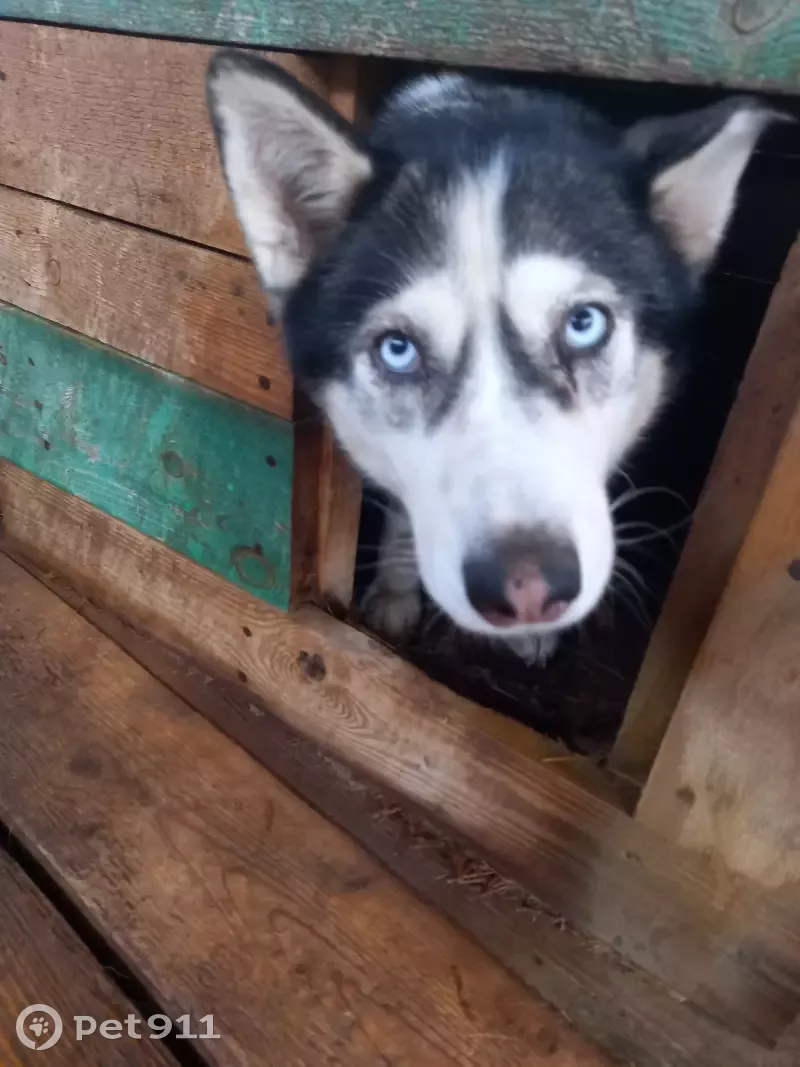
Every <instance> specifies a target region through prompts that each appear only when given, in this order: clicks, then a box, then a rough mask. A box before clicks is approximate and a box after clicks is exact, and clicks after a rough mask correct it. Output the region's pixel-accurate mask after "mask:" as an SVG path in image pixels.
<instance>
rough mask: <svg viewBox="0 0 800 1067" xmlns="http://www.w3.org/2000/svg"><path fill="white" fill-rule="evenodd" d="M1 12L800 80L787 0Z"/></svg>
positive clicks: (9, 2)
mask: <svg viewBox="0 0 800 1067" xmlns="http://www.w3.org/2000/svg"><path fill="white" fill-rule="evenodd" d="M0 16H5V17H11V18H23V19H30V20H33V21H39V22H44V21H54V22H61V23H64V22H66V23H71V24H76V25H84V26H97V27H102V28H104V29H114V30H122V31H129V32H133V31H135V32H139V33H149V34H158V35H163V36H176V37H197V38H199V39H202V40H218V41H219V40H221V41H234V42H240V43H242V44H257V45H264V46H265V47H270V48H288V49H291V50H309V51H333V52H355V53H359V54H367V55H381V56H404V57H407V58H411V59H425V60H434V61H436V62H448V63H461V64H470V63H472V64H478V65H480V66H503V67H519V68H523V69H527V70H561V71H569V72H571V73H576V74H578V73H580V74H601V75H605V76H608V77H617V78H638V79H657V80H660V81H679V82H685V81H692V82H699V83H705V84H723V85H735V86H753V87H759V88H767V87H772V88H776V89H785V90H787V91H791V90H792V89H796V88H797V87H798V85H800V67H799V66H798V63H797V56H798V54H800V11H798V9H797V6H796V5H795V4H793V3H790V2H788V0H726V2H725V3H723V4H712V3H708V0H671V2H670V3H669V4H663V3H662V2H661V0H612V2H610V3H603V4H591V5H587V4H586V3H584V2H583V0H555V2H554V0H502V3H501V4H499V5H497V4H492V5H487V4H486V3H485V2H484V0H418V2H417V3H415V4H413V5H410V4H409V3H408V2H407V0H338V2H337V3H336V5H335V6H334V7H332V8H331V9H330V10H329V11H328V13H327V14H326V17H325V18H324V19H321V18H320V17H319V4H318V2H317V0H291V3H289V2H286V0H284V2H282V3H281V2H272V3H269V4H262V3H253V2H252V0H227V2H226V3H220V2H219V0H175V2H174V3H172V4H169V5H167V4H162V3H159V2H158V0H137V2H135V3H133V2H130V0H126V2H124V3H123V2H120V0H0Z"/></svg>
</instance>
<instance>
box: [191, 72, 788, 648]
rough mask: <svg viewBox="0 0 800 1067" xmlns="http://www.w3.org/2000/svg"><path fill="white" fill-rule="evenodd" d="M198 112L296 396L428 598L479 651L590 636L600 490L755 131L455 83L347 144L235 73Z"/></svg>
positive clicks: (635, 430) (276, 79) (757, 119)
mask: <svg viewBox="0 0 800 1067" xmlns="http://www.w3.org/2000/svg"><path fill="white" fill-rule="evenodd" d="M209 99H210V105H211V110H212V113H213V116H214V120H215V125H216V129H217V133H218V137H219V144H220V150H221V154H222V158H223V162H224V168H225V173H226V176H227V180H228V184H229V187H230V190H231V194H232V197H233V202H234V204H235V207H236V210H237V212H238V215H239V218H240V220H241V223H242V226H243V229H244V232H245V235H246V237H247V240H248V243H249V246H250V249H251V252H252V255H253V259H254V261H255V264H256V267H257V269H258V271H259V274H260V276H261V279H262V282H263V284H264V287H265V289H266V291H267V293H268V295H269V298H270V301H271V303H272V305H273V307H278V306H280V307H282V310H283V320H284V326H285V336H286V340H287V346H288V351H289V355H290V358H291V360H292V363H293V367H294V370H295V373H296V375H297V377H298V379H299V380H300V381H301V383H303V384H304V385H305V387H306V388H307V389H308V390H309V392H310V393H311V395H312V396H313V397H314V398H315V399H316V400H317V402H318V403H319V405H320V406H321V407H322V408H323V410H324V411H325V412H326V414H327V416H328V418H329V420H330V422H331V423H332V425H333V427H334V430H335V432H336V434H337V435H338V437H339V440H340V441H341V442H342V444H343V445H344V447H345V448H346V449H347V451H348V452H349V453H350V455H351V457H352V458H353V460H354V461H355V463H356V464H357V465H358V466H359V467H360V468H361V470H362V471H363V472H364V474H365V475H366V476H367V477H368V478H370V479H372V480H373V481H374V482H376V483H377V484H378V485H380V486H382V487H383V488H384V489H386V490H388V491H389V492H390V493H391V494H393V495H394V496H395V497H396V498H398V499H399V501H400V502H401V503H402V504H403V505H404V507H405V508H406V510H407V512H408V514H409V516H410V519H411V523H412V527H413V531H414V540H415V546H416V552H417V556H418V563H419V567H420V572H421V575H422V578H423V581H424V583H425V585H426V587H427V589H428V591H429V592H430V594H431V595H432V596H433V598H434V599H435V600H436V601H438V603H439V604H440V606H441V607H442V608H443V609H444V610H445V611H446V612H447V613H448V614H449V615H450V616H451V617H452V618H453V619H454V620H455V622H457V623H458V624H460V625H461V626H462V627H465V628H467V629H470V630H475V631H481V632H486V633H494V634H496V633H498V632H499V631H502V632H503V633H508V634H513V633H516V632H525V631H533V632H536V631H545V630H549V629H553V628H561V627H564V626H568V625H570V624H572V623H575V622H577V621H578V620H580V619H581V618H583V617H584V616H585V615H586V614H587V613H588V612H589V611H590V610H591V609H592V608H593V607H594V606H595V605H596V604H597V602H598V600H599V599H600V598H601V596H602V595H603V592H604V590H605V588H606V585H607V583H608V581H609V578H610V575H611V573H612V567H613V561H614V529H613V521H612V514H611V507H610V503H609V497H608V490H607V483H608V480H609V477H610V475H611V474H612V472H613V471H614V469H615V468H616V467H617V465H618V464H619V463H620V461H621V460H622V458H623V456H624V455H625V453H626V451H627V450H628V449H629V448H630V447H631V445H632V444H633V443H634V442H635V441H636V439H637V438H638V437H639V435H640V434H641V433H642V431H643V430H644V429H645V427H646V426H647V425H648V423H649V422H650V421H651V419H652V418H653V416H654V413H655V412H656V410H657V408H658V406H659V403H660V401H661V399H662V397H663V395H664V392H665V385H666V382H667V378H668V372H667V355H668V353H669V352H670V350H671V349H672V348H673V347H674V345H675V343H676V340H677V338H678V336H679V333H680V331H681V328H682V326H683V321H684V318H685V315H686V313H687V310H688V308H689V307H690V305H691V303H692V301H693V298H694V294H695V290H696V288H697V283H698V282H699V279H700V276H701V275H702V272H703V270H704V268H705V267H706V266H707V265H708V263H709V262H710V260H711V258H712V257H713V255H714V253H715V251H716V249H717V247H718V245H719V243H720V241H721V239H722V236H723V234H724V231H725V228H726V225H727V222H728V219H729V217H730V214H731V211H732V208H733V205H734V200H735V194H736V188H737V184H738V182H739V178H740V176H741V174H742V171H743V170H744V167H745V165H746V163H747V160H748V158H749V156H750V154H751V152H752V149H753V147H754V145H755V142H756V140H757V138H758V135H759V133H760V131H761V130H762V128H763V127H764V125H765V123H766V122H767V121H768V119H769V118H770V113H769V112H768V111H766V110H764V109H762V108H761V107H759V106H758V105H757V104H755V103H754V102H753V101H751V100H747V99H741V100H732V101H725V102H723V103H720V104H716V105H714V106H712V107H709V108H706V109H704V110H702V111H699V112H694V113H691V114H687V115H683V116H680V117H678V118H671V119H656V120H651V121H646V122H642V123H639V124H637V125H636V126H634V127H633V128H631V129H629V130H627V131H622V132H621V131H619V130H616V129H614V128H612V127H611V126H609V125H607V124H606V123H605V122H604V121H603V120H602V119H601V118H599V117H598V116H596V115H594V114H593V113H591V112H589V111H587V110H585V109H584V108H583V107H581V106H580V105H578V104H576V103H574V102H571V101H569V100H567V99H564V98H561V97H559V96H554V95H550V94H545V93H540V92H530V91H526V90H520V89H509V88H498V87H491V86H487V85H482V84H480V83H477V82H474V81H472V80H470V79H467V78H464V77H460V76H451V75H447V76H444V77H441V78H437V77H426V78H423V79H421V80H419V81H417V82H415V83H412V84H411V85H410V86H408V87H406V88H405V89H403V90H401V91H400V92H399V93H398V94H396V95H395V97H394V98H393V99H392V100H391V101H390V102H389V104H388V106H387V107H386V109H385V110H384V112H383V113H382V114H381V115H380V116H379V117H378V119H377V120H376V122H375V124H374V125H373V128H372V131H371V133H370V134H369V136H368V137H367V138H366V139H362V138H361V137H360V136H359V135H358V134H357V133H356V132H355V131H354V130H353V129H352V128H351V127H350V126H349V125H348V124H347V123H345V122H343V121H342V120H341V119H340V118H339V117H338V116H337V115H336V114H335V113H334V112H333V111H332V110H331V109H330V108H329V107H328V106H327V104H325V103H324V102H323V101H321V100H319V99H318V98H316V97H314V96H313V95H311V94H309V93H308V92H307V91H306V90H305V89H303V88H302V87H301V86H300V85H298V84H297V83H296V82H295V81H294V80H293V79H291V78H290V77H288V76H287V75H286V74H285V73H283V72H282V71H281V70H280V69H279V68H277V67H275V66H273V65H272V64H269V63H267V62H265V61H263V60H260V59H255V58H252V57H249V56H243V55H241V54H237V53H222V54H220V55H219V56H217V58H216V59H215V60H214V61H213V63H212V66H211V69H210V72H209Z"/></svg>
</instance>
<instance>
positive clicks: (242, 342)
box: [0, 186, 293, 418]
mask: <svg viewBox="0 0 800 1067" xmlns="http://www.w3.org/2000/svg"><path fill="white" fill-rule="evenodd" d="M0 300H7V301H8V302H9V303H12V304H16V305H17V306H18V307H21V308H24V309H25V310H26V311H31V312H33V313H34V314H36V315H41V316H43V317H44V318H47V319H50V320H52V321H54V322H58V323H60V324H61V325H62V326H67V327H69V328H70V329H72V330H76V331H77V332H78V333H83V334H86V335H87V336H89V337H93V338H95V339H96V340H98V341H102V342H104V343H105V344H108V345H112V346H113V347H114V348H119V349H121V350H122V351H123V352H128V353H130V354H131V355H134V356H138V357H139V358H140V359H144V360H146V361H147V362H148V363H153V364H155V365H156V366H158V367H163V368H164V369H165V370H170V371H174V372H175V373H176V374H181V375H183V376H184V377H185V378H191V379H192V380H194V381H196V382H199V383H200V384H201V385H205V386H208V387H209V388H211V389H216V390H218V391H219V392H222V393H226V394H228V395H229V396H233V397H235V398H237V399H239V400H244V401H246V402H247V403H249V404H253V405H254V406H255V407H259V408H263V409H264V410H266V411H271V412H272V413H273V414H275V415H279V416H281V417H282V418H291V414H292V404H293V400H292V394H293V388H292V378H291V374H290V372H289V368H288V366H287V364H286V361H285V360H284V357H283V352H282V350H281V345H280V339H279V334H278V331H277V328H275V327H271V326H268V325H267V321H266V304H265V302H264V297H263V295H262V293H261V289H260V286H259V282H258V278H257V277H256V273H255V270H254V269H253V267H251V266H250V264H249V263H247V262H245V261H244V260H242V259H238V258H236V257H234V256H229V255H223V254H221V253H219V252H212V251H209V250H208V249H205V248H197V247H195V246H192V245H188V244H185V243H184V242H182V241H176V240H173V239H172V238H170V237H163V236H161V235H160V234H154V233H148V232H146V231H144V230H140V229H137V228H135V227H133V226H128V225H126V224H125V223H120V222H114V221H112V220H110V219H104V218H100V217H99V216H97V215H90V214H87V213H86V212H83V211H78V210H76V209H75V208H71V207H65V206H64V205H63V204H57V203H55V202H54V201H52V200H43V199H41V198H39V197H35V196H30V195H29V194H27V193H20V192H17V191H15V190H13V189H6V188H3V187H2V186H0ZM265 386H266V388H265Z"/></svg>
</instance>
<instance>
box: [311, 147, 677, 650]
mask: <svg viewBox="0 0 800 1067" xmlns="http://www.w3.org/2000/svg"><path fill="white" fill-rule="evenodd" d="M505 181H506V171H505V167H504V166H503V160H502V157H499V158H498V159H496V160H495V161H494V162H493V164H492V165H491V166H490V167H489V168H488V169H487V170H486V171H485V172H484V173H483V174H480V175H479V176H477V177H473V178H471V179H469V180H465V182H464V185H463V188H462V189H461V191H460V194H459V195H458V196H457V197H456V198H455V199H454V200H453V201H452V202H451V203H450V204H449V205H448V208H447V211H448V216H447V219H446V221H447V232H448V234H449V245H448V249H447V253H448V255H447V268H446V270H445V271H443V272H439V273H437V274H435V275H430V276H424V277H420V278H418V279H416V281H414V282H413V283H412V284H411V285H409V287H408V288H407V289H406V290H405V291H404V292H402V293H401V294H400V295H398V296H397V297H396V298H394V300H393V301H389V302H387V303H385V304H384V305H382V306H381V307H380V308H379V309H377V311H376V314H377V316H378V321H379V322H380V324H385V323H388V322H390V321H392V320H393V319H394V321H395V322H401V323H403V322H407V321H408V319H409V317H410V318H411V319H412V321H413V322H414V324H415V326H416V327H417V329H419V330H422V331H423V333H424V334H425V335H426V336H428V337H429V339H430V341H431V343H433V344H434V345H435V352H434V355H435V358H437V359H439V360H441V361H442V362H443V363H444V364H450V363H451V362H452V361H453V360H454V358H455V355H456V353H457V352H458V351H459V349H460V346H461V343H462V341H463V339H464V337H465V336H466V334H467V332H468V331H469V334H470V337H471V340H472V343H473V344H474V356H473V363H472V366H471V370H470V372H469V375H468V377H467V380H466V381H465V382H464V384H463V387H462V392H461V395H460V396H459V399H458V400H457V402H456V404H455V407H454V409H453V411H452V412H450V413H449V414H448V416H447V417H446V418H445V419H444V421H443V422H442V424H441V425H439V426H437V427H436V428H434V429H431V428H430V427H429V426H428V425H427V423H426V421H425V420H424V418H423V417H422V413H421V411H419V412H417V411H416V410H415V408H416V406H417V405H418V404H419V398H418V395H417V394H416V392H415V391H414V390H411V391H407V396H405V397H404V398H402V399H401V400H398V399H397V398H396V396H395V397H394V398H391V397H390V398H387V395H386V389H385V386H384V383H383V382H382V381H381V380H380V377H379V375H378V374H377V372H376V370H375V368H374V365H373V362H372V360H371V358H370V356H369V355H368V353H367V352H366V351H365V352H363V353H362V354H361V355H357V356H356V359H355V385H353V384H351V383H348V384H345V383H334V384H332V385H331V386H330V387H329V388H328V390H327V394H326V397H325V407H326V410H327V411H328V414H329V416H330V417H331V419H332V422H333V424H334V426H335V427H336V429H337V431H338V433H339V435H340V437H341V439H342V441H343V443H344V445H345V447H346V448H347V449H348V450H349V451H350V453H351V455H353V457H354V458H355V460H356V462H357V463H358V464H359V465H360V466H361V468H362V469H363V470H365V471H366V472H367V474H369V475H370V476H371V477H372V478H374V480H375V481H376V482H378V483H379V484H381V485H384V486H386V487H387V488H388V489H389V490H390V491H392V492H393V493H394V494H395V495H396V496H397V498H398V499H400V500H401V501H402V502H403V504H404V506H405V507H406V508H407V510H408V514H409V518H410V522H411V525H412V528H413V535H414V544H415V549H416V553H417V558H418V561H419V567H420V574H421V577H422V580H423V582H424V584H425V586H426V588H427V589H428V591H429V592H430V593H431V595H432V596H433V597H434V599H435V600H436V601H437V602H438V603H439V604H440V605H441V607H442V608H443V609H444V610H445V611H446V612H447V614H448V615H450V617H451V618H453V619H454V620H455V622H456V623H457V624H458V625H460V626H462V627H463V628H465V629H468V630H472V631H477V632H481V633H485V634H493V635H495V636H496V635H498V634H499V633H502V634H503V635H504V636H507V637H515V636H516V637H519V636H524V635H534V636H535V635H541V634H545V633H550V632H552V631H553V629H554V627H553V625H552V624H541V625H525V626H514V627H511V628H509V629H508V630H502V631H500V630H498V629H497V628H496V627H494V626H492V625H491V624H490V623H488V622H487V621H486V620H485V619H484V618H483V617H482V616H481V615H479V614H478V613H477V612H476V611H475V609H474V608H473V607H472V605H471V603H470V602H469V599H468V597H467V592H466V588H465V586H464V580H463V576H462V566H463V562H464V560H465V558H466V557H467V555H468V554H469V553H470V551H471V550H474V549H475V548H476V547H477V546H480V545H481V544H482V543H485V542H487V541H489V540H491V539H492V538H493V537H497V536H502V534H503V532H504V531H506V530H511V529H515V528H520V527H521V528H533V527H538V528H541V527H544V528H546V529H547V530H549V531H552V533H553V535H554V537H566V538H567V539H569V540H571V541H572V542H573V543H574V544H575V546H576V548H577V551H578V554H579V558H580V562H581V572H582V591H581V593H580V596H579V597H578V598H577V600H576V601H575V602H574V603H573V604H572V605H571V606H570V608H569V610H568V611H567V613H566V615H564V617H563V618H562V619H561V620H560V621H559V624H558V628H559V629H560V628H562V627H564V626H569V625H572V624H574V623H576V622H578V621H579V620H580V619H582V618H583V617H584V616H585V615H586V614H588V613H589V612H590V611H591V610H592V609H593V608H594V607H595V606H596V604H597V602H598V600H599V599H600V597H601V596H602V594H603V592H604V590H605V588H606V585H607V583H608V580H609V578H610V575H611V569H612V565H613V559H614V536H613V529H612V522H611V514H610V509H609V504H608V499H607V493H606V481H607V479H608V477H609V475H610V473H611V471H612V470H613V469H614V468H615V467H616V465H617V464H618V463H619V461H620V459H621V457H622V454H623V452H624V451H625V449H626V448H627V447H629V446H630V444H631V443H632V441H633V440H634V439H635V437H636V436H637V434H638V433H639V431H640V429H641V427H642V425H643V424H644V423H646V422H647V421H649V419H650V417H651V415H652V413H653V410H654V407H655V405H656V404H657V402H658V398H659V394H660V391H661V375H660V370H659V368H660V365H661V363H660V360H659V359H658V358H657V356H656V354H648V353H646V352H645V353H642V352H640V351H639V350H638V348H639V346H638V344H637V340H636V337H635V334H634V328H633V325H632V320H631V316H630V314H629V313H628V311H627V309H626V307H625V303H624V300H623V299H622V297H621V296H620V294H618V293H617V292H616V291H615V290H614V288H613V286H612V285H611V283H610V282H609V281H607V280H606V279H604V278H600V277H597V276H596V275H593V274H592V273H591V272H590V271H589V270H588V269H587V268H586V267H585V266H584V265H582V264H579V263H576V262H573V261H571V260H568V259H564V258H561V257H557V256H553V255H543V254H542V255H528V256H525V257H524V258H522V259H518V260H516V261H513V262H507V261H506V260H505V259H504V250H503V248H502V244H501V241H500V236H499V235H500V234H501V232H502V229H501V226H500V218H499V212H500V209H501V204H502V197H503V192H504V188H505ZM500 298H502V299H503V300H504V301H505V304H506V306H507V308H508V310H509V312H510V314H511V317H512V319H513V320H514V322H515V325H516V327H517V329H518V330H519V331H520V332H521V333H522V335H523V336H524V337H525V338H526V340H527V341H528V342H529V344H530V348H531V352H533V353H535V352H536V351H537V350H549V348H548V346H546V345H545V344H543V342H544V341H545V339H546V338H548V337H549V336H550V335H551V334H552V332H553V330H554V329H556V328H557V326H558V323H559V322H560V321H561V320H562V318H563V315H564V313H565V311H566V310H567V309H568V308H569V307H571V306H572V305H574V304H575V303H580V302H582V301H592V300H602V301H603V302H605V303H608V304H609V305H611V306H612V307H613V309H614V312H615V318H616V322H617V330H616V332H615V334H614V335H613V337H612V340H611V342H610V344H609V345H608V348H607V350H606V351H605V353H604V354H603V355H601V356H599V357H596V359H595V361H594V363H593V365H592V367H591V370H590V373H591V375H592V376H594V378H597V377H598V376H599V379H600V381H599V385H600V386H602V388H599V389H598V388H597V386H598V383H597V382H596V381H595V382H593V381H592V379H591V378H590V377H589V376H588V375H585V376H583V377H582V372H580V371H578V372H577V377H578V392H577V396H576V397H575V402H574V404H573V406H572V407H571V408H570V409H569V410H565V409H564V408H563V407H562V406H560V405H559V404H558V403H557V402H556V400H554V399H552V398H549V397H547V396H545V395H542V394H541V393H540V392H537V391H534V392H533V393H532V394H531V393H527V392H526V391H525V390H522V389H521V388H520V386H519V383H518V382H517V381H516V379H515V377H514V374H513V371H512V369H511V367H510V366H509V363H508V359H507V354H506V353H505V352H504V351H503V348H502V342H501V339H500V335H499V330H498V322H497V302H498V299H500ZM377 324H378V322H377V321H376V322H373V321H372V320H371V321H370V323H369V324H368V326H367V327H366V334H367V335H371V334H372V331H373V329H374V328H375V326H376V325H377ZM437 341H438V344H437ZM551 370H552V371H553V373H557V371H556V369H555V368H551ZM584 379H585V380H584ZM357 396H360V397H362V398H363V401H364V402H363V403H362V404H361V405H358V403H357V401H356V397H357ZM400 403H402V404H403V408H402V412H403V416H404V417H403V419H402V420H401V422H400V425H397V426H394V425H393V423H392V418H391V417H389V414H388V407H387V405H389V406H391V405H394V408H393V410H395V411H396V410H397V405H398V404H400ZM390 540H391V534H390ZM392 551H393V549H392V548H389V549H387V553H388V554H389V555H390V554H391V552H392ZM376 584H377V586H378V587H381V588H383V590H384V592H385V591H386V590H387V589H388V588H389V586H390V585H391V582H387V581H386V577H385V568H384V572H383V573H382V574H380V575H379V578H378V581H377V583H376ZM373 596H377V593H376V592H375V591H373ZM406 607H408V608H409V615H411V614H413V612H411V610H410V605H408V604H407V605H406ZM380 611H381V613H382V614H383V615H385V614H386V608H385V606H384V605H382V606H381V608H380Z"/></svg>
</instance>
